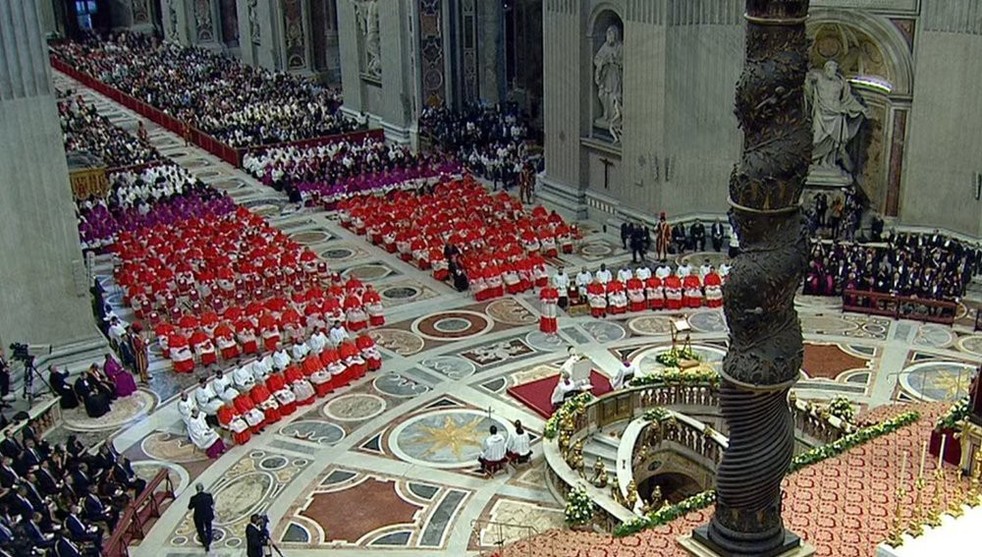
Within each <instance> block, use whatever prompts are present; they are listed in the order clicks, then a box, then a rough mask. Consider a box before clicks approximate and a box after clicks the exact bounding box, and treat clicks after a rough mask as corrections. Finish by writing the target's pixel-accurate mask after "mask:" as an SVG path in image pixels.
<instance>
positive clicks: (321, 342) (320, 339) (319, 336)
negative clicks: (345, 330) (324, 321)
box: [307, 329, 327, 356]
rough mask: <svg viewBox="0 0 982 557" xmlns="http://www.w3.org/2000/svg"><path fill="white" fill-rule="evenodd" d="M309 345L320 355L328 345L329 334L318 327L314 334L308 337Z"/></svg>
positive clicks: (311, 349)
mask: <svg viewBox="0 0 982 557" xmlns="http://www.w3.org/2000/svg"><path fill="white" fill-rule="evenodd" d="M307 345H308V346H309V347H310V351H311V352H313V353H314V354H317V355H318V356H320V353H321V352H323V351H324V348H325V347H326V346H327V335H325V334H324V330H323V329H318V330H317V331H316V332H314V334H312V335H310V338H309V339H307Z"/></svg>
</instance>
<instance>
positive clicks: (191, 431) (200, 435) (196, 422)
mask: <svg viewBox="0 0 982 557" xmlns="http://www.w3.org/2000/svg"><path fill="white" fill-rule="evenodd" d="M188 437H190V438H191V442H192V443H194V446H195V447H198V448H199V449H201V450H203V451H205V453H207V454H208V456H209V457H210V458H217V457H218V456H219V455H221V454H222V453H223V452H225V443H223V442H222V439H221V437H219V436H218V434H217V433H215V430H213V429H212V428H211V426H209V425H208V424H207V423H206V422H205V415H204V414H202V413H201V412H198V411H197V410H195V411H193V412H192V413H191V419H190V420H188Z"/></svg>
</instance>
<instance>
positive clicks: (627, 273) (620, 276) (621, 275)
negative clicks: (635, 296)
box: [617, 266, 634, 282]
mask: <svg viewBox="0 0 982 557" xmlns="http://www.w3.org/2000/svg"><path fill="white" fill-rule="evenodd" d="M632 278H634V273H633V272H632V271H631V269H630V268H628V267H627V266H624V267H621V270H620V271H617V280H619V281H621V282H627V281H629V280H631V279H632Z"/></svg>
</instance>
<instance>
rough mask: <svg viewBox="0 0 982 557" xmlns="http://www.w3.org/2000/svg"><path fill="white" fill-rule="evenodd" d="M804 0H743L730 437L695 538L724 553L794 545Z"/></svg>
mask: <svg viewBox="0 0 982 557" xmlns="http://www.w3.org/2000/svg"><path fill="white" fill-rule="evenodd" d="M807 14H808V0H747V3H746V15H745V18H746V20H747V38H746V45H747V50H746V59H745V62H744V69H743V74H742V75H741V77H740V81H739V83H738V84H737V91H736V110H735V111H736V116H737V119H738V120H739V123H740V127H741V129H742V130H743V133H744V148H743V155H742V158H741V160H740V162H739V164H738V165H737V166H736V167H735V168H734V170H733V173H732V175H731V177H730V186H729V194H730V205H731V210H730V214H731V216H732V217H733V222H734V225H735V227H736V229H737V232H738V235H739V238H740V247H741V253H740V255H739V256H738V257H737V258H736V259H735V261H734V263H733V269H732V271H731V274H730V279H729V280H728V282H727V284H726V285H725V287H724V290H725V293H724V296H723V299H724V301H725V302H724V313H725V315H726V320H727V323H728V325H729V330H730V347H729V351H728V353H727V355H726V358H725V359H724V361H723V381H722V385H721V389H720V409H721V411H722V413H723V416H724V417H725V419H726V422H727V425H728V426H729V439H730V444H729V447H728V448H727V449H726V451H725V453H724V456H723V460H722V462H721V464H720V466H719V470H718V472H717V478H716V491H717V503H716V513H715V514H714V516H713V518H712V520H711V521H710V523H709V524H708V525H707V526H703V527H701V528H698V529H697V530H696V531H695V532H694V533H693V539H694V540H695V541H697V542H698V543H699V544H701V545H702V546H704V547H706V548H708V549H710V550H712V552H714V553H716V554H718V555H726V556H737V555H747V556H750V555H753V556H756V557H772V556H775V555H781V554H783V553H785V552H787V551H789V550H793V549H795V548H798V547H799V546H800V544H801V542H800V539H799V538H798V537H797V536H795V535H794V534H792V533H790V532H788V531H787V530H785V529H784V523H783V521H782V519H781V480H782V479H783V478H784V475H785V473H786V472H787V470H788V466H789V464H790V462H791V458H792V456H793V453H794V423H793V421H792V417H791V411H790V408H789V406H788V401H787V395H788V391H789V389H790V388H791V386H792V385H793V384H794V383H795V381H796V380H797V378H798V373H799V371H798V370H799V369H800V368H801V361H802V355H803V347H802V337H801V324H800V322H799V321H798V314H797V312H796V311H795V309H794V295H795V292H796V291H797V289H798V285H799V284H800V282H801V278H802V275H803V273H804V270H805V267H806V258H807V254H808V251H807V242H806V237H805V228H804V226H803V220H802V215H801V210H800V208H799V201H800V198H801V192H802V189H803V187H804V184H805V179H806V177H807V174H808V165H809V161H810V159H811V151H812V142H811V118H810V115H809V112H808V111H807V110H806V109H805V106H804V93H803V87H804V80H805V74H806V73H807V70H808V56H807V44H808V41H807V38H806V36H805V18H806V16H807Z"/></svg>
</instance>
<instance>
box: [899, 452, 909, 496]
mask: <svg viewBox="0 0 982 557" xmlns="http://www.w3.org/2000/svg"><path fill="white" fill-rule="evenodd" d="M906 473H907V451H904V455H903V458H902V459H901V460H900V477H898V478H897V485H898V486H900V485H903V481H904V475H905V474H906ZM899 490H900V489H899V487H898V488H897V491H899Z"/></svg>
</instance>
